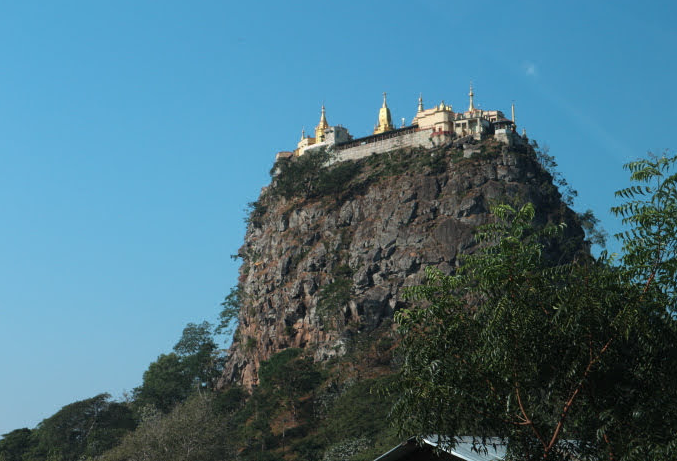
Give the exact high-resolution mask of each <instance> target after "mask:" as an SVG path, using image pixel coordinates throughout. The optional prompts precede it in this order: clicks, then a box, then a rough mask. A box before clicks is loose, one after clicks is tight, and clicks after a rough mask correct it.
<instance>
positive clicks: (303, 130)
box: [301, 126, 306, 141]
mask: <svg viewBox="0 0 677 461" xmlns="http://www.w3.org/2000/svg"><path fill="white" fill-rule="evenodd" d="M304 139H306V127H305V126H304V127H303V128H301V141H303V140H304Z"/></svg>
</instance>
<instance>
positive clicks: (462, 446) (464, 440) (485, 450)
mask: <svg viewBox="0 0 677 461" xmlns="http://www.w3.org/2000/svg"><path fill="white" fill-rule="evenodd" d="M423 441H424V442H425V443H427V444H428V445H432V446H433V447H437V446H440V447H441V448H442V450H444V451H446V452H447V453H449V454H450V455H453V456H457V457H459V458H461V459H463V460H465V461H501V460H503V458H505V451H506V445H505V443H504V442H503V441H502V440H501V439H498V438H489V439H485V440H484V441H482V440H481V439H476V438H474V437H469V436H466V437H454V447H453V448H451V447H449V446H445V443H444V442H445V441H446V439H445V438H444V437H440V436H437V435H434V436H430V437H426V438H425V439H423Z"/></svg>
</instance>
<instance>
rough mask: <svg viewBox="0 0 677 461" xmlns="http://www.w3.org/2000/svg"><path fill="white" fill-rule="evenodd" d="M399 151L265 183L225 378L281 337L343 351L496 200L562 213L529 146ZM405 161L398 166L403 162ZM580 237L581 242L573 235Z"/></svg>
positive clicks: (446, 260) (466, 246)
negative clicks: (329, 172) (303, 178)
mask: <svg viewBox="0 0 677 461" xmlns="http://www.w3.org/2000/svg"><path fill="white" fill-rule="evenodd" d="M475 152H476V153H474V154H473V155H472V157H470V158H464V157H463V150H462V148H454V147H448V148H445V149H439V150H434V151H420V150H419V151H412V150H409V151H399V152H394V153H392V154H380V155H378V156H374V157H371V158H368V159H363V160H360V161H359V162H361V163H360V164H359V170H358V171H357V172H356V173H355V174H354V176H353V177H352V178H350V180H349V181H347V182H346V190H345V191H342V192H340V193H334V194H331V195H324V196H316V197H313V198H307V197H301V196H294V197H289V198H285V197H284V196H282V195H281V194H279V193H276V191H275V182H273V184H272V185H271V186H270V187H269V188H265V189H264V191H263V192H262V195H261V197H260V199H259V201H258V203H257V206H256V207H255V209H254V213H253V214H252V217H251V218H250V223H249V227H248V229H247V234H246V237H245V243H244V245H243V246H242V247H241V249H240V250H239V256H240V257H241V258H242V260H243V264H242V267H241V269H240V289H241V295H242V296H241V298H242V307H241V311H240V316H239V326H238V328H237V332H236V335H235V339H234V342H233V345H232V347H231V351H230V357H229V360H228V363H227V366H226V369H225V373H224V376H223V377H222V380H221V385H224V384H225V383H229V382H237V383H240V384H243V385H245V386H247V387H249V386H251V385H253V384H256V382H257V370H258V367H259V364H260V362H261V361H262V360H266V359H267V358H269V357H270V356H271V355H272V354H274V353H276V352H278V351H280V350H282V349H284V348H287V347H300V348H306V349H308V350H309V351H312V354H314V357H315V359H316V360H323V359H326V358H328V357H332V356H335V355H341V354H343V353H344V352H345V350H346V344H347V341H349V339H350V338H351V337H352V336H355V335H360V334H363V333H365V332H369V331H373V330H374V329H376V328H378V327H379V326H381V325H382V324H383V322H384V321H385V320H386V319H391V318H392V316H393V313H394V312H395V311H396V310H397V309H399V308H400V307H401V306H403V305H404V300H403V297H402V294H403V288H405V287H407V286H410V285H414V284H418V283H421V281H422V278H423V271H424V269H425V268H426V267H427V266H434V267H437V268H439V269H441V270H442V271H444V272H446V273H449V272H451V271H452V270H453V268H454V267H455V266H456V265H458V264H459V255H461V254H462V253H467V252H471V251H473V249H474V248H475V242H474V240H473V229H475V228H476V227H477V226H478V225H481V224H484V223H486V222H488V221H489V220H491V219H492V216H491V214H490V212H489V208H490V205H491V204H492V203H500V202H513V203H514V202H518V203H519V202H521V203H524V202H532V203H534V204H535V205H536V209H537V210H538V216H537V220H539V221H540V222H545V221H552V222H561V221H565V222H568V224H569V225H568V226H567V229H568V230H567V232H568V234H569V237H570V238H573V239H575V240H577V241H578V242H579V244H580V242H582V240H583V232H582V230H581V228H580V226H579V225H578V224H577V220H576V217H575V214H574V213H573V212H572V211H571V210H569V209H568V208H567V207H566V206H565V205H563V204H562V202H561V199H560V196H559V193H557V190H556V188H555V187H554V186H553V185H552V178H551V177H550V175H549V174H548V173H546V172H545V171H543V169H542V168H541V167H540V165H539V164H538V162H537V161H536V157H535V155H534V152H533V150H532V149H531V148H530V147H525V148H522V151H521V152H514V151H512V152H511V151H507V150H506V148H505V147H500V146H496V145H490V144H489V145H481V146H477V149H476V150H475ZM403 165H404V167H403ZM579 247H580V245H579Z"/></svg>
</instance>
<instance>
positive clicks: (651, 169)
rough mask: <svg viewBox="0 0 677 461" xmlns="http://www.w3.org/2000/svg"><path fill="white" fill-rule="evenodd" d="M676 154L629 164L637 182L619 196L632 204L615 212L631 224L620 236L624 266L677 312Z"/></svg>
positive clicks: (629, 169)
mask: <svg viewBox="0 0 677 461" xmlns="http://www.w3.org/2000/svg"><path fill="white" fill-rule="evenodd" d="M676 165H677V155H675V156H672V157H668V156H666V155H663V156H661V157H656V156H653V155H650V156H649V158H647V159H640V160H638V161H636V162H630V163H628V164H626V165H625V169H626V170H628V171H630V179H631V181H633V182H634V183H636V184H633V185H632V186H630V187H627V188H625V189H621V190H619V191H618V192H616V197H620V198H623V199H626V200H627V201H626V202H625V203H623V204H621V205H619V206H617V207H613V208H612V209H611V211H612V212H613V213H614V214H616V215H617V216H620V217H621V218H622V220H623V224H625V225H627V226H629V229H628V230H627V231H625V232H622V233H619V234H617V235H616V237H617V238H619V239H620V240H621V241H622V242H623V263H624V266H625V268H626V269H627V270H628V272H629V275H630V276H631V277H632V278H633V280H634V281H636V282H637V283H640V284H644V285H647V286H648V285H651V284H656V285H658V287H659V289H660V290H661V291H662V292H663V293H664V294H665V296H666V297H667V302H668V308H669V309H670V310H671V311H672V312H673V313H674V312H675V309H677V238H675V232H676V231H677V171H676V168H675V166H676Z"/></svg>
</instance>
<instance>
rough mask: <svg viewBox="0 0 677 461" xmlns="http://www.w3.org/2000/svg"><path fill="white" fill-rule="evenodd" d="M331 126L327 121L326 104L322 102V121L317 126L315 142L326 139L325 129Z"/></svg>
mask: <svg viewBox="0 0 677 461" xmlns="http://www.w3.org/2000/svg"><path fill="white" fill-rule="evenodd" d="M327 128H329V124H328V123H327V115H326V111H325V109H324V104H322V113H321V114H320V123H318V124H317V126H316V127H315V142H317V143H320V142H323V141H324V130H326V129H327Z"/></svg>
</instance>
